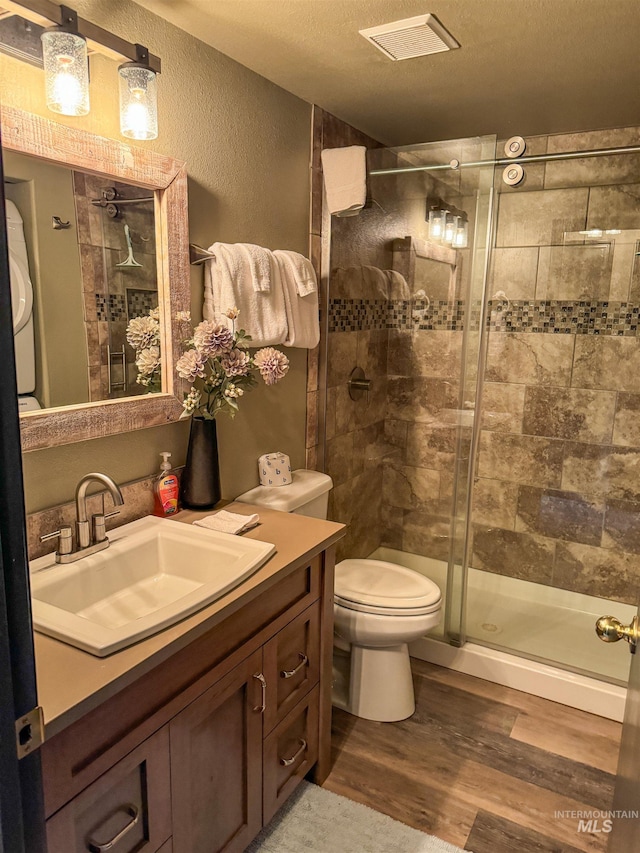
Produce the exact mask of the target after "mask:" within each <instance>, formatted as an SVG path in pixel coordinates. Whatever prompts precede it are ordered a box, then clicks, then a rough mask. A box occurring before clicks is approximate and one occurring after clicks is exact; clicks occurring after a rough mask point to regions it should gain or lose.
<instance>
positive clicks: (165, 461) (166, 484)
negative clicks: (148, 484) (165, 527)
mask: <svg viewBox="0 0 640 853" xmlns="http://www.w3.org/2000/svg"><path fill="white" fill-rule="evenodd" d="M160 456H162V464H161V465H160V474H159V475H158V477H157V478H156V481H155V483H154V485H153V495H154V502H153V514H154V515H158V516H160V518H166V517H167V516H169V515H174V514H175V513H176V512H178V488H179V487H178V477H177V475H176V474H175V473H174V472H173V471H172V470H171V463H170V462H169V459H170V458H171V454H170V453H168V452H167V451H164V452H163V453H161V454H160Z"/></svg>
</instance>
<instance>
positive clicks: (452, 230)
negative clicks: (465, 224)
mask: <svg viewBox="0 0 640 853" xmlns="http://www.w3.org/2000/svg"><path fill="white" fill-rule="evenodd" d="M458 219H460V217H459V216H453V214H451V213H447V221H446V223H445V226H444V235H443V237H442V239H443V241H444V242H445V243H448V244H449V245H451V244H452V243H453V240H454V237H455V236H456V229H457V227H458Z"/></svg>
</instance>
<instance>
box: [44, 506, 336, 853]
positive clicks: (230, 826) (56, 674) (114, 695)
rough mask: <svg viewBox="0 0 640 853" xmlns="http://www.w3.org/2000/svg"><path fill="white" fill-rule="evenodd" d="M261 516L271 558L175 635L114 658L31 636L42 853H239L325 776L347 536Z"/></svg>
mask: <svg viewBox="0 0 640 853" xmlns="http://www.w3.org/2000/svg"><path fill="white" fill-rule="evenodd" d="M230 509H232V510H233V509H237V510H239V511H244V512H249V511H250V510H251V509H252V508H250V507H249V506H248V505H246V504H237V505H235V504H234V505H231V506H230ZM259 513H260V519H261V524H260V526H259V527H258V528H256V529H255V530H253V531H251V532H249V533H248V534H245V535H246V536H248V537H251V538H255V539H258V540H262V541H266V542H272V543H273V544H275V546H276V553H275V554H274V555H273V556H272V557H271V558H270V560H269V561H268V562H267V563H266V564H265V565H264V566H262V568H260V569H259V570H258V571H257V572H256V573H255V574H254V575H252V576H251V577H250V578H249V579H247V580H246V581H245V582H244V583H243V584H241V585H240V586H238V587H236V588H235V589H234V590H233V591H231V592H230V593H228V594H227V595H225V596H224V597H223V598H221V599H219V600H218V601H216V602H214V603H213V604H211V605H209V606H208V607H206V608H204V609H203V610H201V611H199V612H197V613H195V614H193V615H192V616H190V617H189V618H187V619H185V620H183V621H182V622H180V623H178V624H176V625H174V626H172V627H171V628H168V629H166V630H165V631H162V632H161V633H159V634H156V635H154V636H152V637H149V638H148V639H146V640H144V641H142V642H140V643H137V644H136V645H133V646H130V647H129V648H126V649H123V650H122V651H120V652H117V653H115V654H113V655H111V656H109V657H107V658H98V657H94V656H92V655H90V654H88V653H86V652H83V651H80V650H79V649H76V648H73V647H72V646H68V645H66V644H64V643H62V642H59V641H57V640H54V639H51V638H49V637H46V636H43V635H40V634H36V666H37V676H38V690H39V700H40V704H41V705H42V707H43V709H44V715H45V725H46V738H47V739H46V741H45V743H44V744H43V746H42V748H41V754H42V764H43V776H44V789H45V810H46V816H47V838H48V844H49V853H74V852H75V851H98V853H99V851H103V850H114V851H117V853H129V851H133V850H135V851H146V853H153V851H162V853H170V851H174V853H199V851H203V853H204V851H207V853H212V851H223V850H224V851H243V850H244V849H245V848H246V846H247V845H248V844H249V843H250V841H251V840H252V839H253V838H254V837H255V835H256V834H257V833H258V832H259V831H260V829H261V827H262V826H263V825H265V824H266V823H268V821H269V820H270V818H271V817H272V816H273V815H274V813H275V812H276V811H277V809H278V808H279V806H280V805H281V804H282V803H283V802H284V801H285V800H286V798H287V797H288V796H289V795H290V794H291V793H292V791H293V790H294V789H295V787H296V785H297V784H298V782H299V781H300V780H301V779H302V778H303V777H304V776H306V775H307V774H309V773H311V774H312V775H313V778H314V779H315V780H316V781H318V782H321V781H323V779H324V778H325V777H326V775H327V774H328V772H329V758H330V718H331V668H332V667H331V659H332V644H333V568H334V548H333V546H334V544H335V542H336V541H337V540H338V539H340V537H341V536H342V535H343V530H344V528H343V527H342V525H339V524H335V523H333V522H327V521H322V520H318V519H315V518H307V517H304V516H299V515H291V514H288V513H283V512H276V511H273V510H269V509H266V508H264V507H260V508H259ZM203 514H204V513H194V512H182V513H180V514H179V516H178V517H177V518H176V520H175V523H180V522H187V523H189V522H192V521H193V520H194V519H195V518H196V517H198V516H199V515H203ZM114 839H115V840H114ZM109 845H111V846H109Z"/></svg>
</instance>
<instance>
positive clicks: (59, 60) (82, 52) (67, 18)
mask: <svg viewBox="0 0 640 853" xmlns="http://www.w3.org/2000/svg"><path fill="white" fill-rule="evenodd" d="M60 13H61V18H62V21H61V23H60V24H58V25H57V26H55V27H48V28H47V29H46V30H45V31H44V32H43V33H42V35H41V36H40V38H41V41H42V59H43V63H44V79H45V91H46V98H47V106H48V107H49V109H50V110H51V111H52V112H54V113H61V114H62V115H65V116H86V115H87V113H88V112H89V57H88V54H87V40H86V39H85V37H84V36H82V35H80V33H79V32H78V15H77V13H76V12H74V11H73V9H70V8H69V7H68V6H60Z"/></svg>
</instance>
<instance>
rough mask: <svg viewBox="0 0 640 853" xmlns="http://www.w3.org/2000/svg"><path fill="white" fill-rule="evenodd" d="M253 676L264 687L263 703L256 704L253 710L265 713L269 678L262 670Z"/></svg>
mask: <svg viewBox="0 0 640 853" xmlns="http://www.w3.org/2000/svg"><path fill="white" fill-rule="evenodd" d="M253 677H254V678H255V679H256V680H257V681H259V682H260V687H261V688H262V704H261V705H256V706H255V708H254V709H253V710H254V711H258V712H260V713H261V714H264V712H265V710H266V707H267V679H266V678H265V677H264V675H263V674H262V673H261V672H259V673H258V674H257V675H254V676H253Z"/></svg>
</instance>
